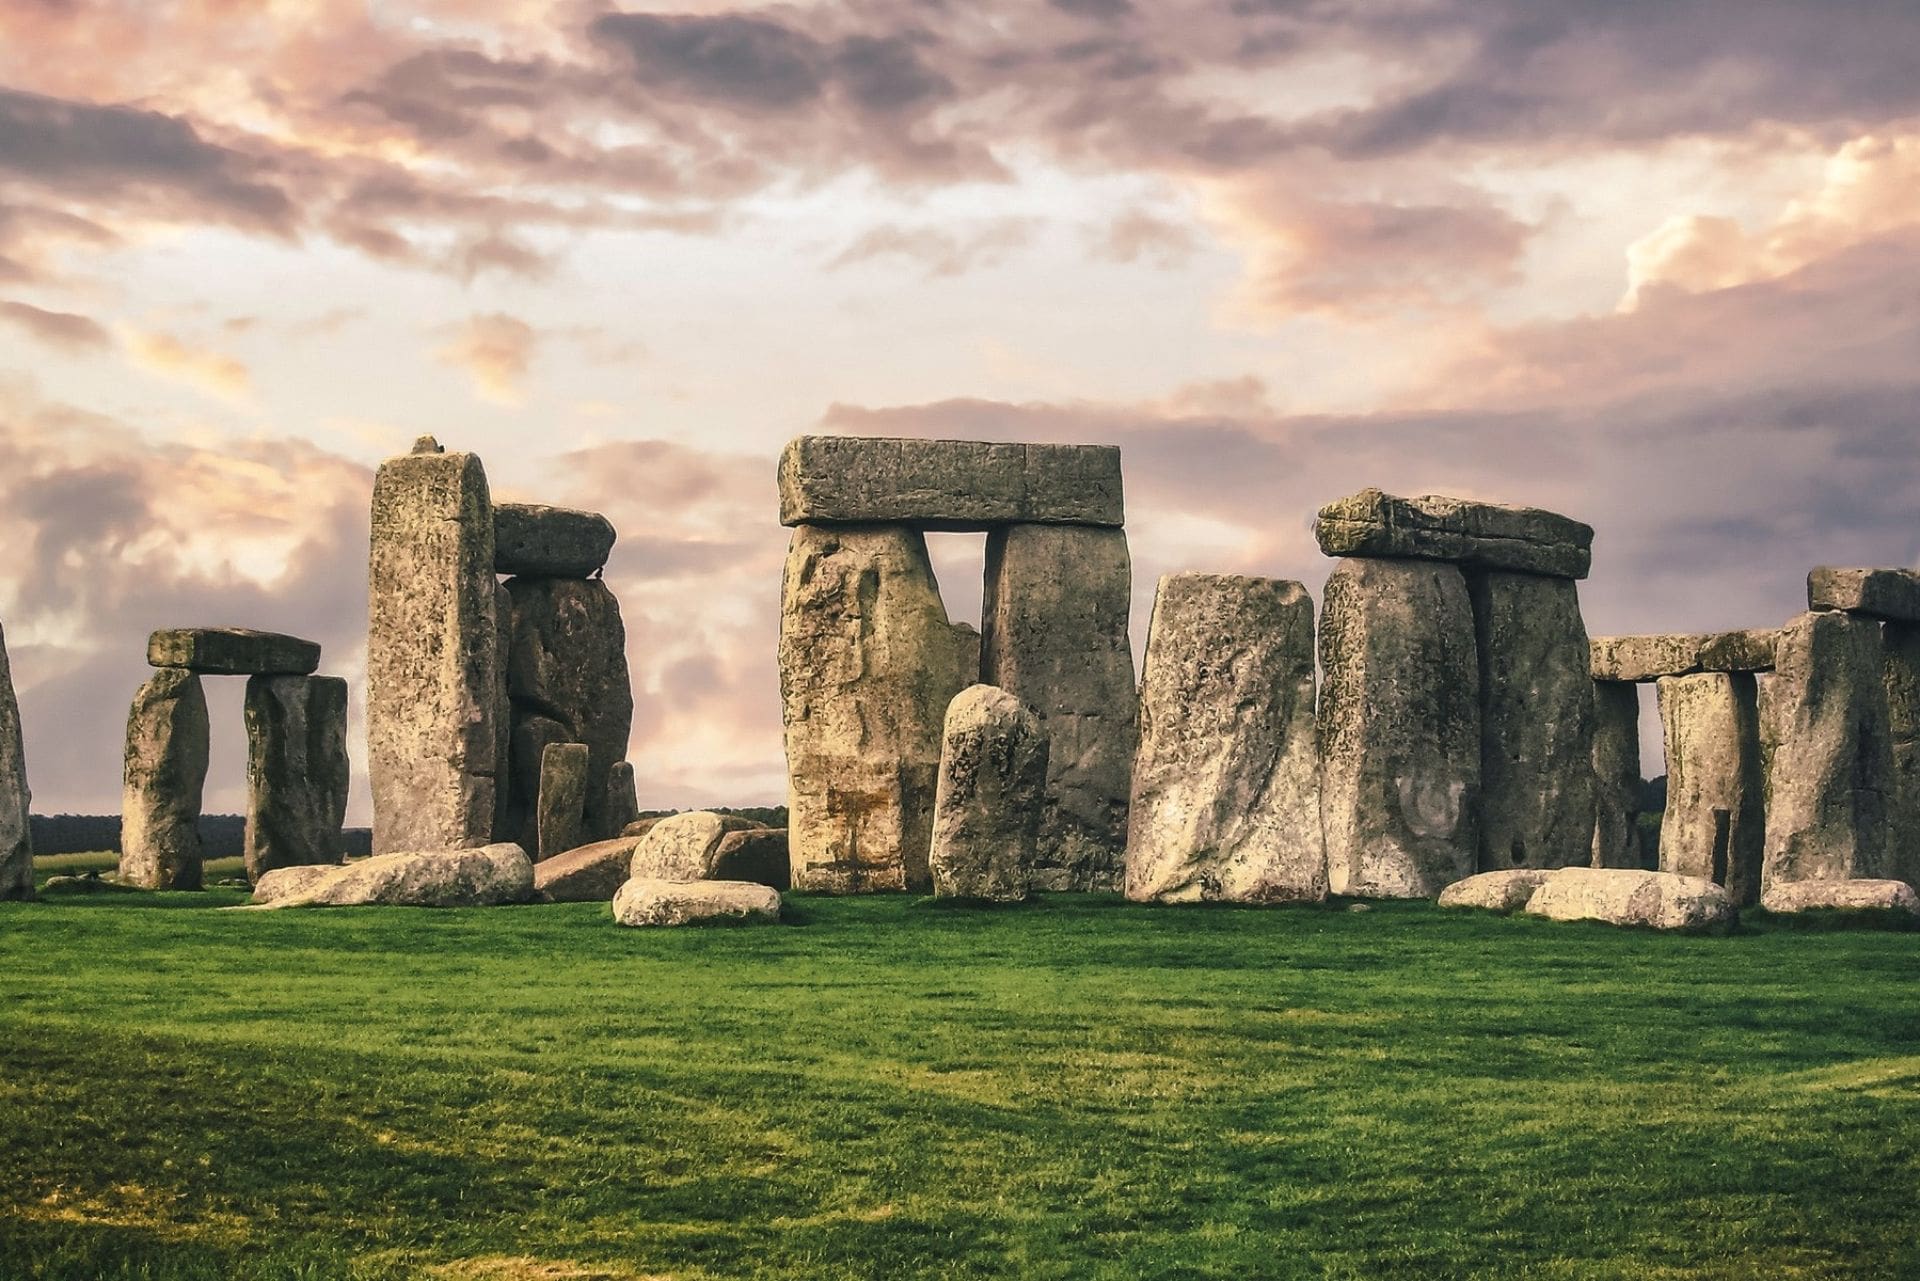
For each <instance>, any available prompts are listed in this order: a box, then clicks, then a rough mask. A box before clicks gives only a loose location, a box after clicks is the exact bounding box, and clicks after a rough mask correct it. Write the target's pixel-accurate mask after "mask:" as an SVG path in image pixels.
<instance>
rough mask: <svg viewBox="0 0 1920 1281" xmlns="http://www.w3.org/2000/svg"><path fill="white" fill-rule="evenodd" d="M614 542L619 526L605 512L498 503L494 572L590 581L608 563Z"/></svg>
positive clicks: (494, 531)
mask: <svg viewBox="0 0 1920 1281" xmlns="http://www.w3.org/2000/svg"><path fill="white" fill-rule="evenodd" d="M614 538H615V534H614V530H613V522H612V521H610V520H608V519H607V518H606V517H605V516H602V515H601V514H600V513H599V512H583V511H575V510H574V509H572V508H570V507H547V506H544V505H542V504H540V503H497V504H495V505H494V509H493V568H494V572H495V573H499V574H531V575H535V576H538V577H542V578H588V577H591V576H592V575H593V574H594V573H596V572H597V571H599V570H600V568H601V567H602V566H604V565H605V564H606V563H607V557H608V556H609V555H611V554H612V553H613V542H614Z"/></svg>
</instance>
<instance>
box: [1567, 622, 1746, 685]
mask: <svg viewBox="0 0 1920 1281" xmlns="http://www.w3.org/2000/svg"><path fill="white" fill-rule="evenodd" d="M1779 637H1780V633H1779V631H1778V630H1777V629H1775V628H1771V627H1755V628H1749V629H1748V630H1746V631H1738V632H1691V633H1687V632H1682V633H1670V634H1658V635H1652V636H1596V637H1594V638H1593V642H1592V672H1593V678H1594V679H1595V680H1597V681H1655V680H1659V679H1660V678H1661V677H1662V676H1690V675H1692V674H1693V673H1695V672H1770V671H1772V670H1773V647H1774V644H1775V642H1776V641H1778V639H1779Z"/></svg>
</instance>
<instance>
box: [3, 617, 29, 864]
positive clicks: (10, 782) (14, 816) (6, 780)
mask: <svg viewBox="0 0 1920 1281" xmlns="http://www.w3.org/2000/svg"><path fill="white" fill-rule="evenodd" d="M32 802H33V793H32V792H31V791H29V790H28V788H27V755H26V747H25V745H24V744H23V743H22V741H21V737H20V703H19V700H18V699H16V698H15V697H14V692H13V667H12V664H11V663H9V662H8V660H7V641H6V637H5V635H4V634H0V901H3V900H6V899H30V898H32V897H33V832H32V828H31V826H30V825H29V824H28V822H27V815H28V812H29V810H30V808H31V806H32Z"/></svg>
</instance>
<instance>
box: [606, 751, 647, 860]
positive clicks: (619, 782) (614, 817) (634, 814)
mask: <svg viewBox="0 0 1920 1281" xmlns="http://www.w3.org/2000/svg"><path fill="white" fill-rule="evenodd" d="M600 817H601V821H602V823H603V824H604V825H605V826H607V827H611V828H612V829H613V830H614V832H615V834H618V833H620V832H624V831H626V830H627V824H629V823H631V822H633V820H635V819H637V818H639V817H640V792H639V789H638V788H637V787H636V786H635V784H634V779H633V762H632V761H615V762H614V763H613V768H612V769H610V770H608V771H607V799H606V803H605V808H604V809H603V810H602V811H601V816H600ZM606 839H608V840H611V839H612V837H608V838H606Z"/></svg>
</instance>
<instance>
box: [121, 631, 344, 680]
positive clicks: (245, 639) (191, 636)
mask: <svg viewBox="0 0 1920 1281" xmlns="http://www.w3.org/2000/svg"><path fill="white" fill-rule="evenodd" d="M147 665H148V666H149V667H182V668H185V669H186V670H187V671H190V672H197V673H199V674H201V675H204V676H307V675H311V674H312V673H313V672H314V671H315V670H317V669H318V668H319V666H320V643H319V642H318V641H310V640H301V639H300V638H299V637H298V636H283V635H281V634H280V633H279V632H256V631H253V630H251V629H249V628H245V627H163V628H161V629H160V630H159V631H157V632H155V633H154V634H153V635H151V636H149V637H147Z"/></svg>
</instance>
